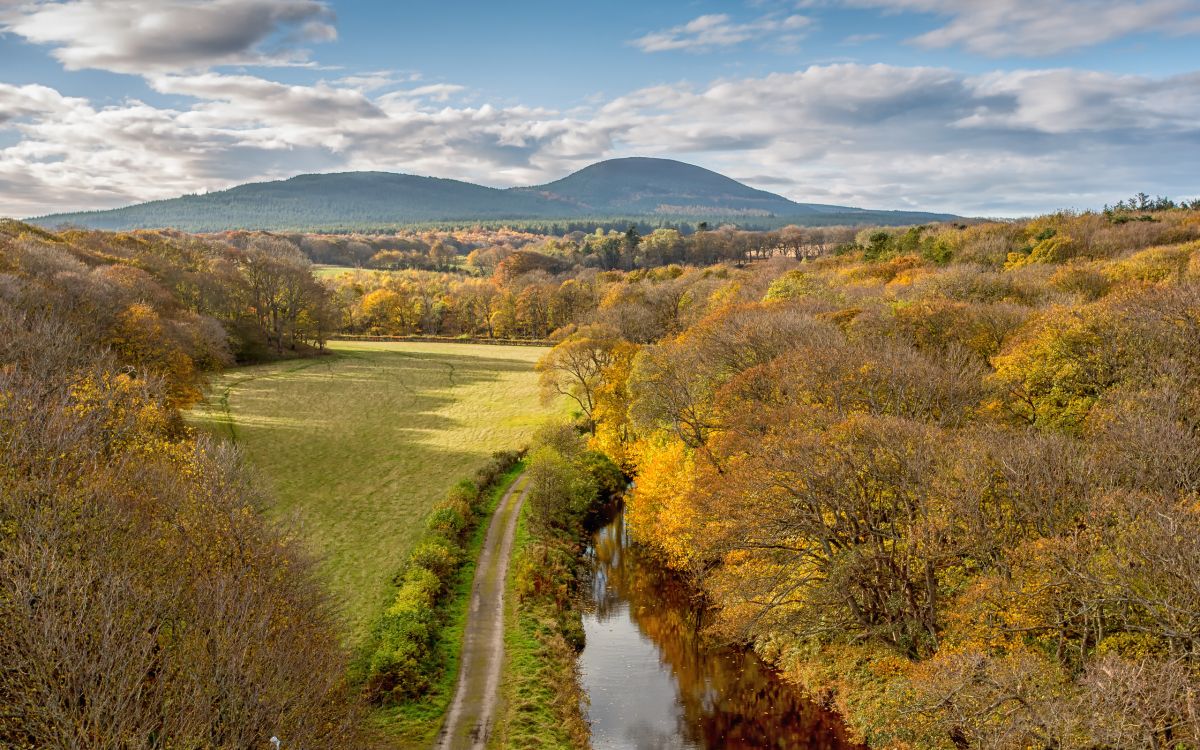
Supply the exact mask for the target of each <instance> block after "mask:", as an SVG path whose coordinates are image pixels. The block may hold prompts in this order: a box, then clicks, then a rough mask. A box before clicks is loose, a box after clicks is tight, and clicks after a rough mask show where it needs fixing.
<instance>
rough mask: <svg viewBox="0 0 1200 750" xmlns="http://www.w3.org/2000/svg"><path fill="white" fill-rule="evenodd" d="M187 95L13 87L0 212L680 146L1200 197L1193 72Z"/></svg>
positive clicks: (190, 87) (1012, 182)
mask: <svg viewBox="0 0 1200 750" xmlns="http://www.w3.org/2000/svg"><path fill="white" fill-rule="evenodd" d="M147 80H148V81H149V82H150V84H151V85H152V86H153V87H154V88H155V89H157V90H158V91H162V92H166V93H171V94H174V95H179V96H185V97H190V98H192V99H193V100H194V101H193V102H192V103H191V104H189V105H187V106H179V107H176V108H163V107H154V106H150V105H149V104H146V103H144V102H140V101H126V102H123V103H120V104H117V105H113V106H107V107H98V106H97V105H95V104H93V103H91V102H89V101H87V100H84V99H80V98H73V97H65V96H62V95H61V94H59V93H58V92H57V91H55V90H53V89H50V88H47V87H44V86H8V85H3V84H0V131H3V130H5V129H7V130H9V131H11V132H12V133H15V134H16V135H17V137H18V138H19V140H18V142H17V143H16V144H15V145H11V146H9V147H7V148H0V214H9V215H33V214H41V213H48V212H52V211H59V210H69V209H79V208H99V207H109V206H114V205H120V204H124V203H130V202H135V201H140V200H148V199H154V198H164V197H173V196H176V195H179V194H182V193H188V192H195V191H199V190H205V189H209V190H214V189H221V188H225V187H229V186H231V185H234V184H238V183H242V182H248V181H252V180H262V179H276V178H280V177H287V176H291V175H293V174H296V173H300V172H312V171H343V170H356V169H370V170H389V171H401V172H409V173H415V174H429V175H437V176H443V177H452V178H457V179H465V180H470V181H475V182H481V183H484V184H490V185H497V186H505V185H528V184H536V183H540V182H545V181H548V180H551V179H554V178H557V177H560V176H562V175H563V174H565V173H566V172H568V171H571V170H573V169H577V168H579V167H582V166H585V165H586V164H588V163H591V162H593V161H596V160H599V159H602V158H607V157H612V156H626V155H634V154H639V155H650V156H666V157H674V158H680V159H684V160H686V161H692V162H695V163H700V164H702V165H704V166H706V167H709V168H712V169H717V170H718V171H722V172H724V173H726V174H732V175H757V176H759V179H760V180H761V181H759V185H760V186H762V187H764V188H765V189H768V190H774V191H776V192H781V193H783V194H785V195H788V196H789V197H792V198H795V199H797V200H806V201H813V202H820V203H841V204H845V205H859V206H868V207H883V208H923V209H930V210H935V209H936V210H952V211H957V212H962V213H968V214H977V213H1001V214H1012V213H1022V212H1026V211H1033V210H1045V209H1053V208H1059V207H1064V206H1087V205H1092V206H1096V205H1100V204H1102V203H1104V202H1108V201H1111V200H1113V199H1114V198H1116V197H1119V196H1122V195H1125V194H1127V193H1128V192H1131V191H1134V190H1138V189H1145V190H1146V191H1147V192H1152V193H1160V194H1172V195H1176V196H1183V195H1187V196H1191V195H1192V194H1193V193H1194V192H1195V190H1196V187H1195V181H1194V174H1193V171H1194V160H1190V159H1186V158H1180V154H1190V153H1195V150H1196V148H1197V146H1198V144H1200V74H1190V75H1181V76H1173V77H1166V78H1152V77H1144V76H1115V75H1110V74H1105V73H1097V72H1092V71H1080V70H1026V71H1015V72H997V73H991V74H987V75H980V76H966V75H963V74H960V73H958V72H955V71H952V70H947V69H943V68H920V67H916V68H914V67H896V66H887V65H870V66H865V65H853V64H842V65H823V66H812V67H809V68H807V69H804V70H800V71H796V72H793V73H777V74H773V75H769V76H764V77H760V78H740V79H726V80H718V81H714V82H712V83H710V84H707V85H705V86H699V87H696V86H690V85H686V84H678V85H670V86H656V87H651V88H646V89H641V90H637V91H633V92H630V93H628V94H626V95H624V96H619V97H616V98H609V99H606V100H603V101H600V102H597V103H596V104H594V105H590V106H588V107H585V108H579V109H573V110H571V111H570V112H560V111H557V110H552V109H543V108H533V107H526V106H520V105H515V106H504V107H500V106H495V105H491V104H483V105H481V106H474V105H468V104H467V103H465V101H467V100H464V99H462V98H461V97H460V96H459V95H460V94H461V93H462V92H461V91H460V90H458V89H456V88H455V87H453V86H451V85H447V84H431V85H423V84H421V83H420V82H417V81H414V80H411V79H410V80H409V81H407V82H405V83H404V84H402V85H404V86H407V87H408V88H403V89H400V90H395V91H388V92H387V93H382V94H378V95H372V94H371V93H370V92H369V91H365V90H364V89H363V88H362V87H361V86H354V85H349V84H346V83H337V82H333V83H329V82H322V83H317V84H313V85H308V86H299V85H287V84H283V83H279V82H275V81H270V80H266V79H263V78H258V77H254V76H248V75H223V74H217V73H211V72H210V73H202V74H195V75H152V76H149V77H148V79H147Z"/></svg>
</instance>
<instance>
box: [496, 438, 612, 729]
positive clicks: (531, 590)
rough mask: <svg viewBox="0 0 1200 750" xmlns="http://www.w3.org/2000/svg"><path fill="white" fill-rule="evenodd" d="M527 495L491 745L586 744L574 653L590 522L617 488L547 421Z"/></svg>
mask: <svg viewBox="0 0 1200 750" xmlns="http://www.w3.org/2000/svg"><path fill="white" fill-rule="evenodd" d="M527 463H528V464H529V468H528V469H527V471H526V477H527V478H528V479H527V481H528V482H529V490H528V495H527V496H526V501H525V506H524V507H523V509H522V513H521V518H520V522H519V524H518V527H517V538H516V543H515V551H514V557H513V562H512V566H511V568H510V570H509V579H508V582H507V585H508V592H509V595H508V597H507V601H508V602H509V606H508V612H507V613H506V614H507V626H506V629H505V646H506V659H505V669H504V694H503V701H502V707H501V711H500V720H499V721H498V723H497V728H496V732H495V733H494V738H493V740H492V743H491V744H492V746H493V747H496V748H505V747H521V748H554V749H556V750H557V749H559V748H561V749H563V750H569V749H574V748H587V747H588V746H589V740H590V729H589V727H588V724H587V720H586V719H585V717H584V710H583V706H584V700H585V696H584V694H583V691H582V688H581V687H580V684H579V667H578V659H577V657H578V655H579V651H580V650H581V649H582V648H583V645H584V644H583V642H584V634H583V617H582V609H581V607H582V602H583V591H582V584H583V583H584V581H585V578H584V565H583V562H582V559H581V557H582V552H583V550H584V548H585V546H586V540H587V538H588V532H587V529H588V526H589V521H590V520H591V519H593V518H594V516H595V514H596V512H597V511H598V509H599V508H600V507H601V506H602V505H603V504H604V503H605V502H607V501H608V500H609V499H611V498H612V497H613V496H614V495H615V494H616V493H618V492H620V491H621V489H622V488H623V487H624V477H623V476H622V475H621V472H620V470H619V469H618V468H617V467H616V466H615V465H614V464H613V463H612V462H611V461H609V460H608V459H607V458H605V457H604V456H602V455H600V454H598V453H595V452H593V451H590V450H587V447H586V443H585V441H584V439H583V437H582V436H581V435H580V434H579V433H578V432H577V431H576V430H575V429H574V428H573V427H570V426H565V425H564V426H559V427H550V426H548V427H545V428H543V429H541V430H539V431H538V433H537V434H536V435H535V436H534V442H533V446H532V447H531V448H530V452H529V456H528V459H527Z"/></svg>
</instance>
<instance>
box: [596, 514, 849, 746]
mask: <svg viewBox="0 0 1200 750" xmlns="http://www.w3.org/2000/svg"><path fill="white" fill-rule="evenodd" d="M589 558H590V562H591V564H592V598H593V605H594V606H593V607H592V608H591V611H590V612H587V613H586V614H584V618H583V626H584V630H585V632H586V634H587V645H586V646H585V647H584V650H583V654H582V655H581V656H580V671H581V673H582V682H583V687H584V690H585V691H586V692H587V695H588V698H589V702H590V705H589V706H588V721H589V722H590V723H591V726H592V747H593V748H595V750H715V749H716V748H730V749H735V748H736V749H743V748H777V749H779V750H784V749H790V748H796V749H797V750H799V749H801V748H804V749H805V750H861V746H859V745H856V744H854V743H852V742H849V741H848V740H847V739H846V737H845V732H844V730H843V728H842V724H841V722H840V721H839V719H838V717H837V716H836V715H834V714H831V713H830V712H828V711H826V710H824V709H823V708H822V707H820V706H819V705H817V704H816V703H813V702H812V701H810V700H808V699H806V698H805V696H804V695H803V694H801V693H800V691H799V690H797V689H796V688H794V687H793V686H791V685H789V684H787V683H785V682H784V681H783V679H782V678H781V677H779V675H778V674H777V673H775V672H774V671H773V670H772V669H771V668H770V667H768V666H767V665H766V664H765V663H764V662H763V661H762V660H761V659H760V658H758V656H756V655H755V654H754V653H752V652H749V651H746V650H743V649H740V648H734V647H727V646H722V645H720V644H714V643H712V641H711V639H705V638H703V637H701V635H700V631H701V630H702V629H703V627H704V621H703V611H702V609H701V608H699V607H697V605H696V602H695V599H694V597H693V596H692V594H691V592H690V591H689V590H688V588H687V587H686V586H685V585H683V583H682V582H681V581H680V580H679V579H678V578H677V577H676V576H674V575H673V574H671V573H670V572H668V571H666V570H664V569H663V568H662V567H661V566H660V565H658V564H656V563H655V561H654V560H653V559H651V558H650V557H648V556H647V555H645V554H639V550H638V548H637V547H636V546H634V545H632V544H631V543H630V540H629V536H628V534H627V532H626V530H625V523H624V514H623V513H621V512H618V513H617V515H616V517H615V518H614V519H613V521H612V522H611V523H609V524H608V525H606V526H604V527H602V528H601V529H600V530H599V531H597V532H596V533H595V534H594V536H593V543H592V547H591V548H590V550H589Z"/></svg>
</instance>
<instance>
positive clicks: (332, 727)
mask: <svg viewBox="0 0 1200 750" xmlns="http://www.w3.org/2000/svg"><path fill="white" fill-rule="evenodd" d="M289 248H290V246H289ZM291 252H294V248H290V249H289V251H288V252H285V251H284V250H282V249H281V248H274V247H267V246H259V245H258V244H257V243H256V244H255V246H254V247H253V248H252V249H249V250H246V251H238V252H233V249H232V248H227V247H221V248H217V247H212V246H209V245H207V244H205V243H202V242H199V241H196V240H195V239H193V238H189V237H184V236H180V235H171V234H149V235H141V234H139V235H101V234H98V233H65V234H59V235H54V234H48V233H45V232H42V231H40V230H35V229H32V228H30V227H28V226H25V225H21V224H14V223H6V224H3V225H0V622H2V623H3V626H2V627H0V745H2V746H4V747H11V748H46V747H122V748H165V747H213V748H231V749H232V748H246V747H258V746H265V743H266V742H267V740H268V739H269V738H270V737H272V736H273V735H274V736H278V737H279V738H281V739H282V740H283V742H284V744H285V746H288V747H301V746H302V747H309V748H344V747H352V746H360V743H361V742H362V740H363V736H362V732H361V726H362V725H361V721H360V712H359V710H358V708H357V707H356V700H355V698H354V696H353V694H352V692H351V689H350V687H349V686H348V684H347V683H346V674H347V671H346V670H347V662H346V655H345V654H344V653H343V651H342V649H341V647H340V646H339V644H338V636H337V630H336V625H335V622H334V619H333V617H332V615H331V607H330V603H329V601H328V599H327V597H326V595H325V593H324V591H323V589H321V587H320V586H319V585H318V584H317V583H316V582H315V577H314V574H313V572H312V568H311V565H310V563H309V561H308V560H307V559H306V558H305V556H304V555H303V554H301V552H300V551H299V548H298V545H297V543H296V542H295V541H294V539H293V538H292V537H291V536H290V535H287V534H285V533H283V532H282V531H281V530H279V529H277V528H275V527H273V526H272V525H270V524H268V523H267V522H266V521H265V520H263V517H262V516H261V514H260V507H261V505H262V504H263V498H262V496H261V494H260V492H259V490H258V489H257V488H256V486H255V482H254V481H253V479H252V478H251V477H250V476H249V475H248V473H247V472H246V471H245V470H244V469H243V467H242V465H241V461H240V458H239V456H238V454H237V452H236V450H234V449H233V448H231V447H230V446H228V445H223V444H219V443H215V442H213V441H210V440H208V439H205V438H203V437H200V436H197V435H194V434H193V433H192V432H191V431H190V430H188V429H187V428H186V427H185V426H184V424H183V421H182V418H181V414H180V408H181V407H185V406H187V405H189V404H190V403H192V402H193V401H194V400H195V399H196V397H197V393H198V391H197V387H198V378H199V376H200V374H201V373H202V372H204V371H207V370H211V369H215V368H218V367H221V366H223V365H226V364H229V363H230V362H232V361H233V360H234V357H235V355H236V354H238V353H245V352H248V351H252V350H255V349H256V347H261V346H262V345H263V344H264V343H266V342H268V341H279V342H282V343H283V344H284V345H285V346H286V345H292V344H298V343H299V342H303V341H305V340H306V339H307V340H313V337H316V336H317V335H318V334H317V333H316V332H314V329H313V328H310V327H309V326H311V325H315V324H312V323H309V322H307V320H306V318H305V314H306V311H308V310H309V308H308V307H306V306H305V305H304V304H302V303H301V302H298V301H297V300H296V299H293V297H292V296H290V295H292V294H299V296H300V299H305V298H304V296H303V294H300V293H299V292H298V291H297V290H301V289H305V288H307V287H305V286H304V285H303V284H299V282H296V283H293V280H292V279H290V277H288V276H287V274H288V273H290V271H288V270H287V269H289V268H290V265H289V264H290V263H291V262H293V261H294V262H296V263H299V262H300V259H297V258H293V256H292V255H291V254H290V253H291ZM277 266H278V267H277ZM276 277H278V279H276ZM271 279H276V281H271ZM308 282H311V277H308ZM272 290H274V291H272ZM276 293H277V294H278V297H273V296H272V295H273V294H276ZM279 300H283V301H282V302H280V305H281V306H280V309H279V310H272V308H271V305H272V304H274V302H275V301H279ZM255 305H262V306H263V307H257V306H255ZM295 309H298V310H299V311H300V312H298V313H297V314H296V315H295V316H293V315H292V311H293V310H295Z"/></svg>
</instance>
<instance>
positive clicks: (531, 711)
mask: <svg viewBox="0 0 1200 750" xmlns="http://www.w3.org/2000/svg"><path fill="white" fill-rule="evenodd" d="M530 544H531V538H530V533H529V526H528V523H527V522H526V517H525V514H524V513H522V514H521V520H520V521H519V525H518V526H517V537H516V543H515V545H514V548H513V555H514V562H515V563H516V564H515V565H513V566H512V567H510V569H509V574H508V595H507V597H506V600H507V602H508V605H507V608H506V609H507V612H506V618H505V633H504V648H505V664H504V675H505V676H504V688H503V690H504V692H503V696H502V701H501V708H500V713H499V716H500V720H499V722H497V730H496V732H495V733H494V734H493V736H492V741H491V742H490V743H489V747H493V748H509V747H521V748H547V749H549V748H554V749H555V750H558V749H562V750H576V749H577V748H586V747H588V736H589V732H588V726H587V721H586V720H585V719H584V715H583V708H582V705H583V704H582V701H583V699H584V696H583V693H582V691H581V689H580V687H579V679H578V664H577V660H576V657H577V656H578V653H579V652H578V649H577V648H576V644H573V643H570V642H568V640H567V638H566V637H565V636H564V634H563V628H562V627H561V619H562V617H564V616H566V617H568V618H570V619H573V620H575V621H577V622H578V627H579V628H580V629H582V627H583V621H582V615H581V613H580V611H579V610H578V609H577V608H572V609H571V610H570V611H569V612H566V613H563V612H559V611H558V609H557V608H556V607H555V606H554V605H553V604H552V603H551V602H548V601H534V600H532V599H531V598H530V597H525V598H524V599H522V600H521V601H518V598H519V597H520V594H521V593H522V589H523V580H524V579H525V577H526V573H524V572H522V571H527V570H528V566H529V563H530V559H529V557H528V553H529V550H530Z"/></svg>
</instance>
